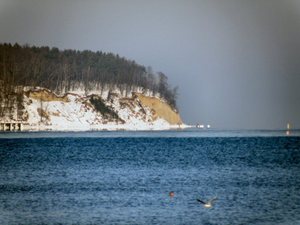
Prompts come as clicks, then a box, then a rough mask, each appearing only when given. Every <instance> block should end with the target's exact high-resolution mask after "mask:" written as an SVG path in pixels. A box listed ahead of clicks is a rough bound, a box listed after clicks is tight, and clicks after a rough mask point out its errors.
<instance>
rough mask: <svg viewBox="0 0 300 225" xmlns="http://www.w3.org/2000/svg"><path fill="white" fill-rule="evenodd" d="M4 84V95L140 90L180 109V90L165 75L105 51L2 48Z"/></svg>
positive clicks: (0, 60)
mask: <svg viewBox="0 0 300 225" xmlns="http://www.w3.org/2000/svg"><path fill="white" fill-rule="evenodd" d="M0 82H2V84H3V85H2V86H3V88H2V91H3V92H4V93H9V92H11V91H12V90H13V89H14V87H16V86H33V87H36V86H39V87H45V88H48V89H50V90H52V91H55V92H56V93H64V92H66V91H69V90H73V89H75V88H76V85H78V84H83V86H84V88H85V90H87V91H88V90H92V89H93V88H95V87H96V86H98V87H101V88H110V89H113V88H118V89H119V90H121V91H125V92H126V93H127V92H130V91H131V90H134V88H137V87H139V88H143V89H144V90H150V91H151V92H152V93H153V94H159V95H160V97H162V98H163V99H165V100H166V101H167V102H168V103H169V104H170V105H171V106H172V107H173V108H176V97H177V87H175V88H171V87H170V85H169V84H168V78H167V76H166V75H165V74H164V73H162V72H157V73H155V72H153V71H152V69H151V67H147V68H146V67H145V66H142V65H139V64H137V63H136V62H135V61H132V60H128V59H126V58H124V57H120V56H119V55H116V54H113V53H105V52H102V51H97V52H93V51H90V50H84V51H78V50H69V49H68V50H59V49H58V48H55V47H53V48H50V47H47V46H45V47H36V46H29V45H23V46H21V45H19V44H17V43H16V44H14V45H12V44H10V43H4V44H0Z"/></svg>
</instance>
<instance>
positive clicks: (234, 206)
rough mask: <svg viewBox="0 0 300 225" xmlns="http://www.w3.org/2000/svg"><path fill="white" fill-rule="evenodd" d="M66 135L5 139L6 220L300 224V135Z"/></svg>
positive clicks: (0, 142) (0, 220)
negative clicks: (210, 202) (172, 194)
mask: <svg viewBox="0 0 300 225" xmlns="http://www.w3.org/2000/svg"><path fill="white" fill-rule="evenodd" d="M3 136H4V137H5V135H4V134H2V137H3ZM47 136H49V137H51V136H55V138H47ZM59 136H60V134H56V135H53V133H52V134H51V133H50V134H47V135H45V137H43V138H33V137H30V136H29V137H26V138H11V137H10V136H7V137H9V138H2V139H0V224H1V225H2V224H228V225H229V224H231V225H232V224H274V225H275V224H276V225H277V224H300V137H297V136H295V137H285V136H279V137H273V136H259V137H255V136H250V137H249V136H247V137H243V136H239V137H230V136H229V137H215V136H214V137H188V136H185V135H183V137H180V135H178V134H177V137H176V138H172V137H169V136H168V137H159V136H163V135H160V133H159V132H157V133H155V135H153V134H152V136H151V134H150V135H149V136H151V137H149V138H147V137H145V136H144V135H142V136H141V137H130V135H127V136H126V137H119V138H118V137H114V135H112V137H100V138H98V137H96V136H97V133H93V135H91V136H92V138H89V137H86V136H89V135H83V136H84V137H80V135H75V136H76V137H73V138H72V137H71V136H72V134H71V135H67V137H59ZM62 136H64V135H62ZM121 136H122V135H121ZM170 191H174V192H175V197H174V198H170V197H169V195H168V193H169V192H170ZM214 196H217V197H218V200H217V201H216V204H215V205H214V207H213V208H211V209H206V208H204V207H203V206H202V205H200V204H199V203H198V202H197V201H196V199H197V198H200V199H203V200H206V199H209V198H212V197H214Z"/></svg>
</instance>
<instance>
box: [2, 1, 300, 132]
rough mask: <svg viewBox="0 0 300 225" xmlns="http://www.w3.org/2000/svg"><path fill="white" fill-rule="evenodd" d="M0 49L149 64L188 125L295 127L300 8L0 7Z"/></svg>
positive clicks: (196, 4) (165, 4)
mask: <svg viewBox="0 0 300 225" xmlns="http://www.w3.org/2000/svg"><path fill="white" fill-rule="evenodd" d="M0 42H2V43H3V42H10V43H15V42H18V43H19V44H29V45H36V46H46V45H47V46H51V47H58V48H60V49H78V50H84V49H89V50H93V51H98V50H99V51H100V50H101V51H105V52H113V53H115V54H119V55H120V56H124V57H126V58H128V59H132V60H135V61H136V62H137V63H139V64H142V65H144V66H151V67H152V68H153V70H154V71H162V72H164V73H165V74H166V75H167V76H168V78H169V83H170V84H171V85H172V86H179V97H178V106H179V111H180V114H181V117H182V119H183V121H184V122H185V123H188V124H196V123H200V124H210V125H211V126H212V127H213V128H217V129H284V128H285V127H286V124H287V123H288V122H289V123H290V124H291V126H292V128H300V1H299V0H251V1H249V0H181V1H179V0H151V1H148V0H107V1H104V0H99V1H91V0H85V1H84V0H82V1H79V0H0Z"/></svg>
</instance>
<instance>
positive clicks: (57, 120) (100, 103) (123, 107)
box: [1, 88, 184, 131]
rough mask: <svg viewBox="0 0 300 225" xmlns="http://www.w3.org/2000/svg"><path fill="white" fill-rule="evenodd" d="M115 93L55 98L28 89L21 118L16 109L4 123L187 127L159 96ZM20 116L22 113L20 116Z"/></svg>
mask: <svg viewBox="0 0 300 225" xmlns="http://www.w3.org/2000/svg"><path fill="white" fill-rule="evenodd" d="M128 96H129V97H125V96H124V95H122V93H120V92H118V91H116V92H112V91H107V92H105V93H101V94H97V92H93V93H88V94H87V93H83V92H81V91H72V92H69V93H66V94H64V95H56V94H55V93H53V92H52V91H50V90H48V89H44V88H35V89H34V88H27V90H25V92H24V94H23V96H22V103H23V104H22V115H21V117H20V116H19V117H18V118H16V116H14V115H17V114H18V113H17V112H15V113H14V111H18V110H17V108H14V109H13V110H12V111H11V112H10V117H9V118H8V117H2V118H1V120H2V121H6V122H7V121H8V120H9V121H10V122H11V121H16V120H18V121H21V122H22V124H23V125H22V129H23V130H57V131H63V130H70V131H79V130H118V129H124V130H162V129H171V128H180V127H184V124H183V123H182V121H181V119H180V116H179V114H178V112H176V111H175V110H173V109H172V108H171V107H170V106H169V105H168V104H167V103H166V102H165V101H163V100H162V99H160V98H158V97H157V96H149V94H145V93H144V94H142V93H137V92H132V93H130V95H128ZM19 115H20V113H19Z"/></svg>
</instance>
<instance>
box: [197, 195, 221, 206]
mask: <svg viewBox="0 0 300 225" xmlns="http://www.w3.org/2000/svg"><path fill="white" fill-rule="evenodd" d="M217 199H218V198H217V197H214V198H212V199H210V200H209V201H207V202H205V201H202V200H200V199H197V201H198V202H200V203H201V204H203V206H204V207H205V208H211V207H213V204H214V201H216V200H217Z"/></svg>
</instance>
